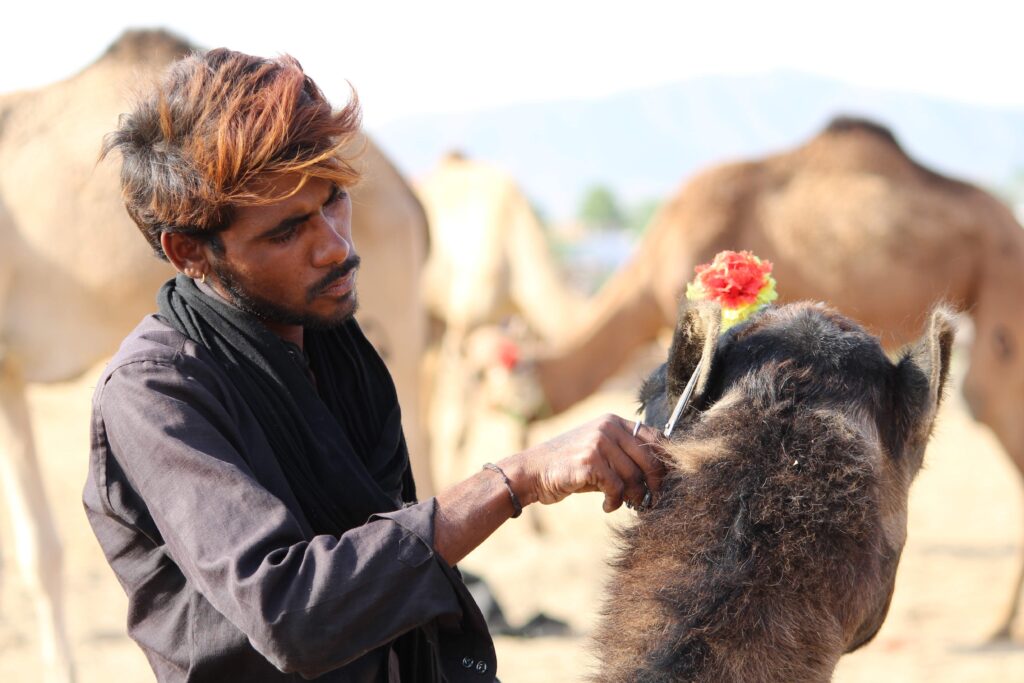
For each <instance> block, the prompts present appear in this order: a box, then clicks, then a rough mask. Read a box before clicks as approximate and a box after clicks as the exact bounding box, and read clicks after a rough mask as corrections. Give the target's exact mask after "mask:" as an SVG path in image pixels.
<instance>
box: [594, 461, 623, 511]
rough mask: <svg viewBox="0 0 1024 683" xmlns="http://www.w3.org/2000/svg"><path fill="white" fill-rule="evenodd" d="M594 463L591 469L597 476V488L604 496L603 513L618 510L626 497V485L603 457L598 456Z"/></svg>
mask: <svg viewBox="0 0 1024 683" xmlns="http://www.w3.org/2000/svg"><path fill="white" fill-rule="evenodd" d="M595 461H596V462H594V463H593V465H592V467H593V471H594V474H595V475H597V488H598V489H599V490H600V491H601V492H602V493H603V494H604V506H603V507H604V511H605V512H612V511H614V510H618V509H619V507H621V506H622V501H623V500H624V497H625V495H626V484H625V482H623V481H622V477H620V476H619V474H618V472H616V471H615V469H614V468H613V467H612V466H611V465H610V464H609V463H608V460H607V459H606V458H605V457H602V456H599V457H597V458H595Z"/></svg>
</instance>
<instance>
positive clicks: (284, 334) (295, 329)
mask: <svg viewBox="0 0 1024 683" xmlns="http://www.w3.org/2000/svg"><path fill="white" fill-rule="evenodd" d="M193 282H195V283H196V287H198V288H199V291H201V292H202V293H203V294H205V295H207V296H212V297H215V298H217V299H220V300H221V301H223V302H224V303H226V304H227V305H228V306H231V307H232V308H238V306H235V303H234V302H233V301H232V300H231V299H229V298H228V297H226V296H224V295H223V294H221V293H220V292H218V291H217V290H216V288H214V287H213V286H212V285H211V284H210V283H209V282H203V281H202V280H193ZM259 320H260V322H261V323H262V324H263V326H264V327H266V328H267V329H268V330H270V331H271V332H273V333H274V334H276V335H277V336H278V337H280V338H281V339H284V340H285V341H287V342H291V343H292V344H295V345H296V346H298V347H299V348H300V349H302V348H303V345H302V339H303V332H304V329H303V327H302V325H281V324H279V323H274V322H270V321H269V320H262V319H259Z"/></svg>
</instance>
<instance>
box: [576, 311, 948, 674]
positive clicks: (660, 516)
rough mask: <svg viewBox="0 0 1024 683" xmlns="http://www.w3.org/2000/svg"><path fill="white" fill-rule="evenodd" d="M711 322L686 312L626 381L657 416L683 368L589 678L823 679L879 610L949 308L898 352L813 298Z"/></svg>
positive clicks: (942, 362) (902, 525) (662, 419)
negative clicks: (668, 432)
mask: <svg viewBox="0 0 1024 683" xmlns="http://www.w3.org/2000/svg"><path fill="white" fill-rule="evenodd" d="M719 317H720V312H719V309H718V307H717V305H714V304H700V305H699V306H693V307H690V306H687V307H684V310H683V314H682V316H681V321H680V324H679V326H678V328H677V330H676V333H675V337H674V339H673V342H672V347H671V349H670V351H669V356H668V362H667V363H666V364H665V365H663V366H662V367H661V368H660V369H659V370H658V371H656V372H655V373H654V374H653V375H652V376H651V378H650V379H648V381H647V382H646V383H645V385H644V387H643V389H642V390H641V396H640V398H641V402H642V404H643V407H644V411H645V414H644V420H645V421H647V422H648V423H649V424H656V425H658V426H661V425H664V424H665V423H666V420H667V419H668V417H669V414H670V412H671V411H672V409H673V407H674V405H675V403H676V399H677V398H678V397H679V395H680V393H681V392H682V391H683V388H684V386H685V385H686V384H687V382H688V380H689V378H690V377H691V375H692V374H694V373H695V372H696V373H697V380H696V383H695V387H696V389H695V391H694V392H693V394H692V399H691V403H690V404H689V408H688V410H687V412H685V413H684V414H683V419H682V420H681V421H680V422H679V423H678V424H677V426H676V427H675V430H674V431H673V433H672V437H673V438H671V440H670V441H669V443H668V446H667V449H666V450H667V453H668V457H669V473H668V476H667V477H666V480H665V484H664V487H663V490H662V495H661V498H660V500H658V501H657V503H656V504H655V506H654V508H653V509H651V510H648V511H645V512H641V513H640V514H639V517H638V519H637V521H636V522H635V523H634V524H633V525H632V526H629V527H627V528H624V529H622V530H621V531H620V533H619V538H620V541H621V549H620V551H619V554H618V557H617V559H616V560H615V562H614V566H615V573H614V574H613V576H612V577H611V579H610V582H609V587H608V599H607V602H606V604H605V609H604V616H603V620H602V622H601V623H600V624H599V626H598V628H597V631H596V635H595V643H596V648H595V649H596V651H597V653H598V658H599V660H600V666H599V670H600V674H599V675H597V676H596V678H595V679H596V680H598V681H606V682H608V683H613V682H614V683H619V682H620V681H659V682H663V683H669V682H683V681H702V682H705V683H741V682H742V683H769V682H778V683H784V682H785V683H788V682H790V681H801V682H803V683H816V682H822V681H828V680H830V679H831V677H832V672H833V670H834V669H835V666H836V664H837V662H838V661H839V658H840V656H841V655H843V654H844V653H846V652H850V651H852V650H855V649H857V648H858V647H860V646H862V645H863V644H865V643H866V642H868V641H869V640H871V638H873V637H874V635H875V634H876V633H877V632H878V629H879V628H880V627H881V625H882V622H883V621H884V619H885V616H886V613H887V612H888V609H889V602H890V600H891V598H892V593H893V588H894V585H895V579H896V567H897V564H898V562H899V558H900V553H901V552H902V550H903V543H904V540H905V539H906V527H907V494H908V489H909V487H910V483H911V481H912V480H913V478H914V476H915V475H916V474H917V471H918V470H919V469H920V467H921V463H922V460H923V457H924V450H925V444H926V443H927V440H928V437H929V434H930V433H931V430H932V424H933V421H934V418H935V415H936V412H937V410H938V405H939V402H940V399H941V397H942V389H943V385H944V383H945V380H946V377H947V374H948V369H949V358H950V352H951V347H952V343H953V335H954V327H953V317H952V316H951V315H950V314H949V313H948V312H947V311H946V310H945V309H942V308H939V309H937V310H936V311H935V312H934V313H933V314H932V317H931V320H930V324H929V326H928V329H927V331H926V333H925V335H924V336H923V338H922V339H921V340H920V341H919V342H917V343H916V344H915V345H914V346H913V347H912V348H911V349H910V350H909V351H907V352H905V353H904V354H902V356H901V357H900V359H899V360H898V361H896V362H895V363H894V362H893V361H890V360H889V358H887V357H886V355H885V353H884V352H883V350H882V346H881V345H880V343H879V341H878V339H877V338H875V337H873V336H871V335H869V334H868V333H866V332H865V331H864V330H863V329H862V328H861V327H859V326H858V325H857V324H856V323H854V322H852V321H851V320H850V319H848V318H845V317H843V316H841V315H839V314H838V313H837V312H836V311H835V310H834V309H830V308H827V307H825V306H824V305H822V304H809V303H805V302H802V303H795V304H789V305H787V306H783V307H779V308H773V307H768V308H766V309H763V310H762V311H761V312H760V313H758V314H755V316H754V317H753V318H752V319H750V320H749V321H748V322H746V323H742V324H740V325H739V326H737V327H734V328H732V329H730V330H729V331H728V332H727V333H726V334H724V335H722V336H719V324H720V322H719ZM698 361H699V365H698ZM697 368H699V370H697Z"/></svg>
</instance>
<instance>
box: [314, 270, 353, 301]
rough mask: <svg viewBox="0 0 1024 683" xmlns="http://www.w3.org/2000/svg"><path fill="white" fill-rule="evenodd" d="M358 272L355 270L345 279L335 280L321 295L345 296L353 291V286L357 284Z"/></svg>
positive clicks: (346, 275) (345, 276) (344, 277)
mask: <svg viewBox="0 0 1024 683" xmlns="http://www.w3.org/2000/svg"><path fill="white" fill-rule="evenodd" d="M355 279H356V271H355V269H354V268H353V269H352V270H350V271H349V272H348V273H346V274H345V275H344V276H343V277H341V278H340V279H338V280H335V281H334V282H333V283H331V285H330V286H329V287H325V288H323V289H322V290H320V294H321V295H323V296H345V295H346V294H348V293H349V292H351V291H352V286H353V285H354V284H355Z"/></svg>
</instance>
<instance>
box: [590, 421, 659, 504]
mask: <svg viewBox="0 0 1024 683" xmlns="http://www.w3.org/2000/svg"><path fill="white" fill-rule="evenodd" d="M626 438H627V439H629V438H630V437H629V435H627V436H626ZM622 441H623V439H621V438H617V439H609V440H608V441H607V442H605V443H604V444H603V445H602V447H601V455H602V457H603V458H604V459H605V460H607V461H608V464H609V465H610V466H611V468H612V469H613V470H615V474H617V475H618V476H619V479H620V480H621V481H622V483H623V485H624V486H625V491H624V493H623V495H624V497H625V500H626V501H628V502H629V503H630V504H631V505H633V506H634V507H639V506H640V505H641V504H642V503H643V499H644V494H646V493H647V487H648V484H647V483H646V482H647V477H646V474H645V472H644V471H643V470H642V469H641V468H640V465H639V463H637V462H636V461H635V460H634V459H633V456H631V455H629V454H628V453H626V451H625V450H624V449H623V443H622Z"/></svg>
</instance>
